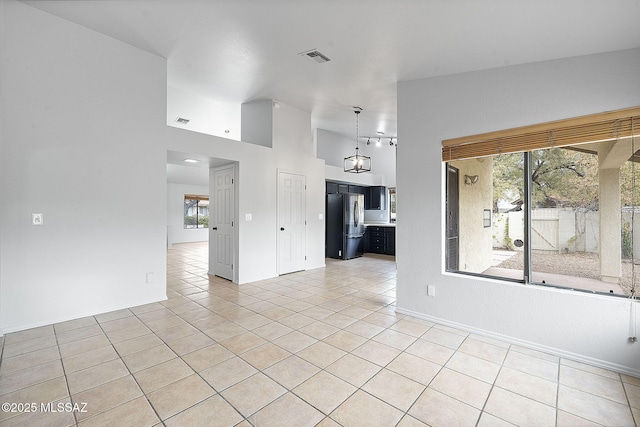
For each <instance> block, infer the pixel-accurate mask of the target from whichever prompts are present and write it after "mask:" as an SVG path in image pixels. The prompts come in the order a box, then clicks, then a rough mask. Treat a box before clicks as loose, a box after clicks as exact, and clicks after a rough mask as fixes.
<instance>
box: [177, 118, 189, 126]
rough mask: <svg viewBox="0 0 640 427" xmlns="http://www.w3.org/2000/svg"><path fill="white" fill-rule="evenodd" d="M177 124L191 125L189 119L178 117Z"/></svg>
mask: <svg viewBox="0 0 640 427" xmlns="http://www.w3.org/2000/svg"><path fill="white" fill-rule="evenodd" d="M174 121H175V122H176V123H179V124H181V125H186V124H187V123H189V119H185V118H182V117H176V119H175V120H174Z"/></svg>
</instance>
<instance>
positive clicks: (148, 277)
mask: <svg viewBox="0 0 640 427" xmlns="http://www.w3.org/2000/svg"><path fill="white" fill-rule="evenodd" d="M147 283H153V272H149V273H147Z"/></svg>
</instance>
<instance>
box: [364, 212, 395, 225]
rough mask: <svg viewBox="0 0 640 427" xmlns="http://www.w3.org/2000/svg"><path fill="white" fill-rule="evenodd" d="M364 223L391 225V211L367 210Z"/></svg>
mask: <svg viewBox="0 0 640 427" xmlns="http://www.w3.org/2000/svg"><path fill="white" fill-rule="evenodd" d="M364 222H365V223H367V224H388V223H389V211H388V210H384V211H383V210H365V211H364Z"/></svg>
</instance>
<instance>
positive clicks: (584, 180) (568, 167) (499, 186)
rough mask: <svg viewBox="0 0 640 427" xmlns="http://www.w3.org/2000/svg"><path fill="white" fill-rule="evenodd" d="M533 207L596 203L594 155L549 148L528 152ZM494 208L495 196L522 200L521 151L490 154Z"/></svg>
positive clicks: (495, 204) (586, 206) (595, 204)
mask: <svg viewBox="0 0 640 427" xmlns="http://www.w3.org/2000/svg"><path fill="white" fill-rule="evenodd" d="M531 166H532V169H531V180H532V186H533V188H532V204H533V207H574V208H585V209H597V207H598V159H597V156H596V155H594V154H590V153H585V152H580V151H575V150H569V149H564V148H551V149H546V150H535V151H532V152H531ZM493 196H494V209H497V203H498V201H499V200H506V201H509V202H516V201H518V200H519V201H520V203H521V201H522V199H523V196H524V155H523V154H522V153H512V154H502V155H498V156H495V157H494V158H493Z"/></svg>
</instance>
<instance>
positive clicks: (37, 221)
mask: <svg viewBox="0 0 640 427" xmlns="http://www.w3.org/2000/svg"><path fill="white" fill-rule="evenodd" d="M31 224H33V225H42V224H44V215H43V214H41V213H34V214H31Z"/></svg>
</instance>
